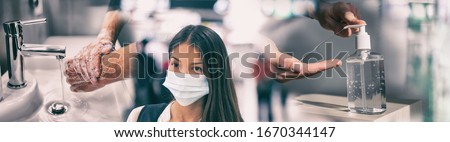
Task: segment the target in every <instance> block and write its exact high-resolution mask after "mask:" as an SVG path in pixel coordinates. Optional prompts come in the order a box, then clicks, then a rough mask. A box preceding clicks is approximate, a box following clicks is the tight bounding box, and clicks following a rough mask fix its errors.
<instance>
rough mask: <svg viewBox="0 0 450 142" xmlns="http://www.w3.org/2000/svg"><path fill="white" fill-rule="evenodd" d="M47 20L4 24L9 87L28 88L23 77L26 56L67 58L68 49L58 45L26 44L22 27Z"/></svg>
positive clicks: (16, 21) (17, 21) (18, 21)
mask: <svg viewBox="0 0 450 142" xmlns="http://www.w3.org/2000/svg"><path fill="white" fill-rule="evenodd" d="M46 21H47V19H45V18H43V19H36V20H29V21H21V20H15V21H9V22H5V23H3V30H4V31H5V34H6V35H5V40H6V58H7V59H6V60H7V69H8V76H9V81H8V85H7V86H8V87H9V88H12V89H20V88H24V87H26V86H27V81H26V80H25V78H24V76H23V57H24V56H56V58H57V59H62V58H64V57H65V56H66V47H65V46H58V45H40V44H24V43H23V34H22V26H24V25H33V24H41V23H46Z"/></svg>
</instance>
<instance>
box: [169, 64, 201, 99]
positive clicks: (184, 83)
mask: <svg viewBox="0 0 450 142" xmlns="http://www.w3.org/2000/svg"><path fill="white" fill-rule="evenodd" d="M163 85H164V86H166V87H167V89H169V90H170V92H171V93H172V95H173V96H174V97H175V100H176V101H177V102H178V103H179V104H180V105H182V106H188V105H190V104H192V103H194V102H195V101H197V100H198V99H200V98H202V97H203V96H205V95H206V94H208V93H209V86H208V80H206V76H205V75H200V74H197V75H194V74H183V73H176V72H173V71H169V70H167V76H166V80H165V81H164V83H163Z"/></svg>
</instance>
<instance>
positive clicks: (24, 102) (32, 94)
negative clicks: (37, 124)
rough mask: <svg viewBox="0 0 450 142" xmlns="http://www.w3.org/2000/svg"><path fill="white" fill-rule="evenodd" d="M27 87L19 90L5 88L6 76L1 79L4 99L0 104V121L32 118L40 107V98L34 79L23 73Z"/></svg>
mask: <svg viewBox="0 0 450 142" xmlns="http://www.w3.org/2000/svg"><path fill="white" fill-rule="evenodd" d="M25 79H26V80H27V81H28V82H27V86H26V87H25V88H21V89H10V88H8V87H6V84H7V82H8V74H7V73H5V74H4V75H3V76H2V77H1V81H2V84H4V85H3V86H1V87H3V93H4V98H3V101H1V102H0V121H2V122H4V121H25V120H27V119H30V118H31V117H33V116H34V115H35V114H36V112H38V110H39V109H40V108H41V106H42V96H41V94H40V92H39V89H38V87H37V86H38V85H37V82H36V79H35V78H34V77H33V76H32V75H31V74H30V73H28V72H25Z"/></svg>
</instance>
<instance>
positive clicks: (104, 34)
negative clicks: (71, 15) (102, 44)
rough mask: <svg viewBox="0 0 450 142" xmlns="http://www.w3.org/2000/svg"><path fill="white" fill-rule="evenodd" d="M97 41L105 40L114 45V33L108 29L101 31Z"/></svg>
mask: <svg viewBox="0 0 450 142" xmlns="http://www.w3.org/2000/svg"><path fill="white" fill-rule="evenodd" d="M97 40H107V41H110V42H111V43H115V42H116V40H115V38H114V32H113V31H112V30H109V29H102V30H100V32H99V33H98V35H97Z"/></svg>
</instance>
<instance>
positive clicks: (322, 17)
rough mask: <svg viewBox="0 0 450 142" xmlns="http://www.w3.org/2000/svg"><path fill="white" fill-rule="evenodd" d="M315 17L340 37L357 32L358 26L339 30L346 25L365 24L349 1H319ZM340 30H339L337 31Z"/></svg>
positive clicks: (324, 26)
mask: <svg viewBox="0 0 450 142" xmlns="http://www.w3.org/2000/svg"><path fill="white" fill-rule="evenodd" d="M315 19H317V20H318V21H319V23H320V25H321V26H322V27H323V28H325V29H328V30H332V31H334V33H335V34H336V35H338V36H341V37H349V36H351V35H352V33H354V32H358V31H359V29H358V28H349V29H346V30H343V31H341V30H342V29H343V28H344V27H345V26H347V25H361V24H366V22H365V21H363V20H361V19H360V18H359V14H358V10H357V9H356V7H354V6H353V5H352V4H351V3H344V2H337V3H332V4H330V3H320V4H319V7H318V9H317V10H316V15H315ZM339 31H341V32H339Z"/></svg>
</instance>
